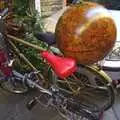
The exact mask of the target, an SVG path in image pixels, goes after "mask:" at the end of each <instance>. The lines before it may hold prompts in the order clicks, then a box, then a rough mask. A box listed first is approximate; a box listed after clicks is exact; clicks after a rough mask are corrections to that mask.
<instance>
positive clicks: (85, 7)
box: [55, 2, 116, 64]
mask: <svg viewBox="0 0 120 120" xmlns="http://www.w3.org/2000/svg"><path fill="white" fill-rule="evenodd" d="M55 34H56V40H57V46H58V48H59V49H60V50H61V52H62V53H63V54H64V55H65V56H67V57H72V58H75V59H76V60H77V62H78V63H81V64H93V63H95V62H98V61H99V60H102V59H103V58H104V57H105V56H106V55H107V54H108V53H109V52H110V50H111V49H112V48H113V46H114V43H115V40H116V26H115V23H114V21H113V19H112V17H111V16H110V14H109V13H108V11H107V9H105V8H104V7H103V6H101V5H99V4H96V3H92V2H83V3H81V4H78V5H71V6H70V7H69V8H68V9H67V10H66V11H65V12H64V13H63V15H62V16H61V17H60V18H59V20H58V23H57V25H56V30H55Z"/></svg>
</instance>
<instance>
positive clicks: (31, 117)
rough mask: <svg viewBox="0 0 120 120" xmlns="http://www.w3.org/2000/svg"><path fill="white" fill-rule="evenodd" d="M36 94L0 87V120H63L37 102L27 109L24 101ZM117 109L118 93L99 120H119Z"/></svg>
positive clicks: (118, 105)
mask: <svg viewBox="0 0 120 120" xmlns="http://www.w3.org/2000/svg"><path fill="white" fill-rule="evenodd" d="M119 91H120V90H119ZM119 93H120V92H119ZM38 94H39V93H38V92H37V91H30V92H28V93H26V94H24V95H18V94H12V93H9V92H7V91H4V90H3V89H2V88H0V120H64V119H63V118H62V117H61V116H60V115H59V114H58V113H57V111H56V110H55V109H54V108H52V107H46V108H45V107H43V106H42V105H40V104H38V105H36V106H35V107H34V108H33V109H32V110H31V111H29V110H28V109H27V108H26V103H27V102H28V101H29V100H31V99H32V98H33V96H36V95H38ZM119 111H120V94H118V95H117V96H116V102H115V104H114V106H113V107H112V108H111V109H109V110H108V111H106V112H105V113H104V114H103V118H102V119H101V120H120V114H119Z"/></svg>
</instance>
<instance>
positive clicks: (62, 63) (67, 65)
mask: <svg viewBox="0 0 120 120" xmlns="http://www.w3.org/2000/svg"><path fill="white" fill-rule="evenodd" d="M41 55H42V57H43V58H45V59H46V60H47V61H48V63H49V64H50V65H51V66H52V68H53V69H54V71H55V73H56V74H57V76H58V77H60V78H62V79H64V78H66V77H68V76H70V75H71V74H72V73H74V72H75V71H76V70H77V66H76V62H75V60H74V59H72V58H62V57H59V56H55V55H54V54H51V53H49V52H48V51H44V52H42V53H41Z"/></svg>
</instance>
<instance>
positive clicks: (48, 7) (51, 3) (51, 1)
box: [41, 0, 65, 17]
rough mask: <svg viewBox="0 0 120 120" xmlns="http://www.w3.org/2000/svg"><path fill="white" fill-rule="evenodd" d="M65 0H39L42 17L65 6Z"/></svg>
mask: <svg viewBox="0 0 120 120" xmlns="http://www.w3.org/2000/svg"><path fill="white" fill-rule="evenodd" d="M64 1H65V0H41V14H42V16H43V17H48V16H51V15H52V14H54V13H56V12H57V11H59V10H60V9H62V8H63V6H65V2H64Z"/></svg>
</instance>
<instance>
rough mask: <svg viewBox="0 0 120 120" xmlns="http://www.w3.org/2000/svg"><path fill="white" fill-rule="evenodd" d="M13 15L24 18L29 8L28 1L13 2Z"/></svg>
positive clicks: (16, 0) (14, 0)
mask: <svg viewBox="0 0 120 120" xmlns="http://www.w3.org/2000/svg"><path fill="white" fill-rule="evenodd" d="M13 7H14V13H15V14H17V15H19V16H25V15H26V11H27V10H28V8H29V0H13Z"/></svg>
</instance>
